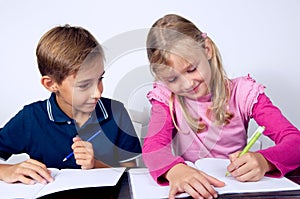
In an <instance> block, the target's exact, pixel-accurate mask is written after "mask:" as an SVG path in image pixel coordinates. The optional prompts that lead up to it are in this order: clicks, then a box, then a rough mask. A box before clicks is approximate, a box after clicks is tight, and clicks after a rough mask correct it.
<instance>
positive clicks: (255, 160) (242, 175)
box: [227, 151, 274, 182]
mask: <svg viewBox="0 0 300 199" xmlns="http://www.w3.org/2000/svg"><path fill="white" fill-rule="evenodd" d="M240 152H241V151H238V152H235V153H233V154H231V155H229V159H230V162H231V163H230V164H229V165H228V167H227V170H228V172H230V173H231V175H232V176H233V177H235V178H236V179H237V180H238V181H241V182H246V181H258V180H260V179H262V178H263V177H264V175H265V174H266V172H268V171H271V170H273V169H274V166H273V165H272V164H271V163H270V162H269V161H267V160H266V159H265V158H264V156H263V155H262V154H260V153H256V152H248V153H246V154H244V155H242V156H241V157H238V156H239V154H240Z"/></svg>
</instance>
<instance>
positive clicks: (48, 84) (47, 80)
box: [41, 75, 58, 93]
mask: <svg viewBox="0 0 300 199" xmlns="http://www.w3.org/2000/svg"><path fill="white" fill-rule="evenodd" d="M41 83H42V85H43V86H44V87H45V88H46V89H47V90H48V91H50V92H53V93H55V92H57V91H58V84H57V83H56V81H55V80H54V79H53V78H51V77H49V76H47V75H45V76H42V78H41Z"/></svg>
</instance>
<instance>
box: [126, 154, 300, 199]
mask: <svg viewBox="0 0 300 199" xmlns="http://www.w3.org/2000/svg"><path fill="white" fill-rule="evenodd" d="M187 164H188V165H190V166H193V167H194V168H198V169H200V170H202V171H204V172H205V173H207V174H209V175H211V176H214V177H216V178H217V179H219V180H221V181H224V182H225V184H226V185H225V186H224V187H222V188H215V189H216V191H217V192H218V194H220V195H221V194H225V193H246V192H268V191H285V190H300V185H298V184H296V183H294V182H292V181H291V180H289V179H287V178H285V177H283V178H270V177H263V178H262V179H261V180H260V181H257V182H239V181H237V180H235V179H234V178H233V177H231V176H228V177H225V174H226V167H227V165H228V164H229V160H226V159H217V158H204V159H200V160H198V161H196V163H195V164H193V163H191V162H187ZM128 173H129V183H130V187H131V194H132V197H133V199H158V198H168V196H169V188H170V187H169V186H161V185H158V184H157V183H156V182H155V181H154V180H153V178H152V177H151V176H150V173H149V171H148V169H147V168H136V169H130V170H129V171H128ZM186 196H188V194H186V193H183V194H180V195H178V196H177V197H178V198H180V197H186Z"/></svg>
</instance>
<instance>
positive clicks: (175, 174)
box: [165, 164, 225, 199]
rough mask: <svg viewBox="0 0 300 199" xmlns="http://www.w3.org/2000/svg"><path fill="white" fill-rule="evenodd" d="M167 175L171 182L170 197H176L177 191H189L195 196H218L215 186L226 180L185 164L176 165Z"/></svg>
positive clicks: (221, 185) (222, 184)
mask: <svg viewBox="0 0 300 199" xmlns="http://www.w3.org/2000/svg"><path fill="white" fill-rule="evenodd" d="M165 177H166V179H167V180H168V181H169V183H170V192H169V198H170V199H174V198H175V196H176V194H177V193H182V192H186V193H188V194H189V195H190V196H192V197H193V198H213V197H214V198H216V197H217V192H216V191H215V190H214V189H213V186H215V187H223V186H224V185H225V183H224V182H222V181H219V180H218V179H216V178H214V177H212V176H209V175H207V174H205V173H203V172H202V171H199V170H197V169H194V168H192V167H190V166H187V165H185V164H177V165H175V166H174V167H172V168H171V169H170V170H169V171H168V172H167V173H166V175H165ZM212 185H213V186H212Z"/></svg>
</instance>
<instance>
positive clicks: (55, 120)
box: [0, 93, 141, 168]
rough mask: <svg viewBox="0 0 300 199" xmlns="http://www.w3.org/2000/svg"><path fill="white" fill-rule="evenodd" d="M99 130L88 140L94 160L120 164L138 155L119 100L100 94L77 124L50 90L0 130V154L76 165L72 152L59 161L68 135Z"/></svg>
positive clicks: (83, 135) (84, 135)
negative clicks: (48, 96)
mask: <svg viewBox="0 0 300 199" xmlns="http://www.w3.org/2000/svg"><path fill="white" fill-rule="evenodd" d="M99 130H100V131H101V133H100V134H99V135H97V136H96V137H95V138H94V139H93V140H91V141H90V142H91V143H92V144H93V148H94V154H95V158H96V159H97V160H101V161H103V162H105V163H107V164H109V165H111V166H120V163H122V162H126V161H130V160H133V159H135V158H137V157H138V156H139V155H140V153H141V145H140V140H139V138H138V137H137V135H136V132H135V130H134V127H133V124H132V122H131V119H130V117H129V115H128V112H127V110H126V109H125V107H124V105H123V104H122V103H121V102H118V101H116V100H112V99H108V98H104V97H102V98H101V99H99V100H98V104H97V105H96V108H95V111H94V112H93V113H92V115H91V117H90V118H89V120H88V121H87V122H86V123H85V124H84V125H82V126H81V127H80V128H79V127H78V126H77V125H76V121H74V120H73V119H71V118H69V117H68V116H67V115H66V114H65V113H64V112H63V111H62V110H61V109H60V108H59V106H58V104H57V102H56V99H55V94H54V93H52V94H51V97H50V98H49V99H47V100H44V101H38V102H34V103H32V104H29V105H26V106H24V108H23V109H22V110H21V111H19V112H18V113H17V114H16V115H15V116H14V117H13V118H12V119H10V121H9V122H8V123H7V124H6V125H5V126H4V127H3V128H2V129H1V130H0V156H1V157H2V158H5V159H6V158H8V157H9V156H11V155H12V154H19V153H27V154H28V155H29V156H30V157H31V158H32V159H36V160H38V161H40V162H43V163H44V164H46V165H47V167H55V168H80V166H78V165H77V164H76V162H75V159H74V156H71V157H70V158H69V159H68V160H67V161H65V162H63V159H64V158H65V157H66V156H67V155H68V154H70V153H71V152H72V149H71V145H72V144H73V141H72V139H73V137H75V136H76V135H78V136H79V137H81V138H82V139H83V140H87V139H88V138H89V137H91V136H92V135H94V134H95V133H96V132H97V131H99Z"/></svg>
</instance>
